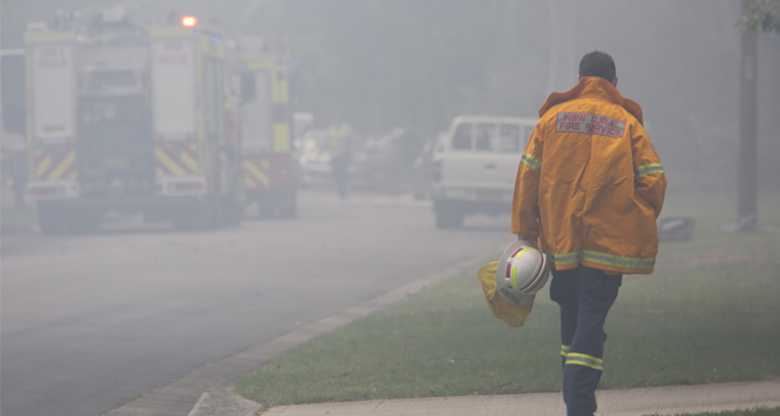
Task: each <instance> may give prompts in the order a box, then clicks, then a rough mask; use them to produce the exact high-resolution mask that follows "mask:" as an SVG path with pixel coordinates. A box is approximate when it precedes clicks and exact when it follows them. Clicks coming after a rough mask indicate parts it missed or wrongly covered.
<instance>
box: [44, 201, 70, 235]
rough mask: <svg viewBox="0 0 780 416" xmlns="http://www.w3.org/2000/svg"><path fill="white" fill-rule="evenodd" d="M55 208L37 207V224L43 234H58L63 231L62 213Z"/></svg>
mask: <svg viewBox="0 0 780 416" xmlns="http://www.w3.org/2000/svg"><path fill="white" fill-rule="evenodd" d="M58 214H59V213H58V212H57V211H56V210H53V209H50V208H47V207H39V208H38V226H40V228H41V232H42V233H43V234H44V235H59V234H63V233H64V232H65V221H64V220H63V216H62V215H58Z"/></svg>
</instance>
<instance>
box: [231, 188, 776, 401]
mask: <svg viewBox="0 0 780 416" xmlns="http://www.w3.org/2000/svg"><path fill="white" fill-rule="evenodd" d="M779 202H780V196H779V195H775V196H772V197H771V198H764V205H762V207H763V213H764V214H763V216H762V221H761V224H762V226H768V227H769V228H771V227H774V229H780V227H778V226H779V225H780V210H778V209H774V210H772V209H771V208H772V207H779V206H780V203H779ZM693 204H694V206H696V205H698V206H700V207H702V209H701V210H699V211H691V212H693V213H694V214H695V215H696V219H697V228H696V232H695V238H694V241H692V242H681V243H669V244H662V246H661V250H662V253H661V255H660V256H659V263H660V264H659V268H658V269H657V270H656V272H655V273H654V274H653V275H649V276H625V277H624V279H623V287H622V288H621V291H620V295H619V297H618V300H617V302H616V304H615V306H614V307H613V309H612V311H611V312H610V315H609V317H608V319H607V325H606V332H607V333H608V335H609V339H608V341H607V344H606V346H605V371H604V375H603V377H602V381H601V384H600V386H599V388H600V389H610V388H629V387H644V386H660V385H672V384H702V383H715V382H726V381H746V380H766V379H775V378H779V377H780V360H778V359H776V358H775V357H776V355H777V345H780V302H778V301H777V298H778V294H780V265H779V264H778V262H777V260H772V261H753V262H741V263H735V264H705V265H698V266H684V267H663V266H662V264H663V263H664V262H666V263H670V262H672V263H674V262H678V263H679V262H680V261H684V260H689V259H702V260H705V261H706V262H713V261H714V262H718V261H720V260H722V259H723V258H725V257H727V256H734V255H756V254H758V255H761V256H764V257H766V256H767V255H774V256H770V257H774V258H775V259H776V258H778V256H780V233H777V232H772V231H766V230H764V231H761V232H757V233H724V232H722V231H720V230H719V227H720V225H722V224H727V223H729V222H730V220H731V221H733V218H734V217H735V215H734V216H731V215H730V214H728V212H727V210H724V209H723V204H722V203H719V202H718V201H717V198H716V199H715V200H702V199H699V200H698V201H696V202H695V203H693ZM767 204H768V206H767ZM670 208H671V209H669V211H671V213H670V215H688V214H687V212H688V211H686V210H688V209H689V208H688V207H687V206H686V205H685V204H680V205H679V206H677V207H676V206H674V205H671V207H670ZM718 208H720V209H718ZM735 210H736V208H734V211H735ZM559 351H560V341H559V338H558V308H557V305H555V304H554V303H553V302H552V301H550V299H549V297H548V295H547V293H546V291H543V292H542V293H540V295H539V296H537V301H536V303H535V305H534V309H533V312H532V313H531V315H530V316H529V318H528V320H527V321H526V324H525V325H524V326H523V327H521V328H510V327H508V326H507V325H506V324H504V323H503V322H502V321H500V320H498V319H496V318H494V317H493V316H492V314H491V313H490V311H489V309H488V307H487V305H486V304H485V301H484V298H483V297H482V292H481V289H480V285H479V283H478V281H477V278H476V276H471V275H468V276H460V277H454V278H452V279H449V280H447V281H445V282H443V283H440V284H439V285H437V286H435V287H434V288H432V289H430V290H428V291H427V292H424V293H422V294H420V295H418V296H416V297H414V298H411V299H409V300H406V301H404V302H402V303H400V304H398V305H395V306H394V307H391V308H389V309H387V310H385V311H382V312H379V313H376V314H374V315H372V316H369V317H367V318H364V319H361V320H359V321H357V322H355V323H353V324H351V325H349V326H347V327H344V328H341V329H339V330H336V331H334V332H333V333H331V334H328V335H326V336H324V337H321V338H319V339H316V340H314V341H313V342H311V343H310V344H308V345H305V346H303V347H301V348H299V349H297V350H295V351H293V352H291V353H288V354H286V355H284V356H282V357H280V358H278V359H274V360H272V361H271V362H269V363H268V364H267V365H266V366H265V367H264V368H262V369H261V370H260V371H258V372H256V373H254V374H252V375H250V376H248V377H246V378H244V379H242V380H240V381H239V382H238V383H237V385H236V389H237V391H238V392H239V393H241V394H243V395H244V396H246V397H248V398H251V399H254V400H256V401H259V402H261V403H263V404H264V405H266V406H274V405H283V404H297V403H312V402H329V401H350V400H367V399H379V398H414V397H426V396H453V395H468V394H503V393H525V392H542V391H557V390H559V389H560V388H559V386H560V382H561V380H560V355H559ZM773 411H774V410H773ZM762 412H764V411H763V410H756V412H754V413H736V414H737V415H742V414H746V415H747V414H750V415H765V414H775V413H762ZM725 414H728V413H724V415H725Z"/></svg>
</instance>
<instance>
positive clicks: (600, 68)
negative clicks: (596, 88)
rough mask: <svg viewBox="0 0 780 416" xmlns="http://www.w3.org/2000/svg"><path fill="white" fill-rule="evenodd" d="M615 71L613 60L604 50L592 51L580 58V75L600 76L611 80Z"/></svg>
mask: <svg viewBox="0 0 780 416" xmlns="http://www.w3.org/2000/svg"><path fill="white" fill-rule="evenodd" d="M615 72H616V71H615V61H613V60H612V57H611V56H609V55H608V54H606V53H604V52H599V51H593V52H591V53H588V54H585V56H583V57H582V60H580V76H583V77H601V78H604V79H606V80H607V81H609V82H612V81H613V80H614V79H615Z"/></svg>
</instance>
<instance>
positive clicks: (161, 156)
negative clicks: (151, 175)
mask: <svg viewBox="0 0 780 416" xmlns="http://www.w3.org/2000/svg"><path fill="white" fill-rule="evenodd" d="M155 155H156V156H157V161H158V163H162V164H163V165H165V167H167V168H168V170H170V171H171V173H172V176H182V175H186V174H187V172H185V171H184V170H183V169H182V168H180V167H179V165H178V164H176V162H175V161H174V160H172V159H171V158H170V157H169V156H168V155H167V154H166V153H165V152H164V151H163V150H162V149H160V148H157V149H155ZM161 174H162V175H165V172H162V173H161Z"/></svg>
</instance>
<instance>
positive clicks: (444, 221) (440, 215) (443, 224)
mask: <svg viewBox="0 0 780 416" xmlns="http://www.w3.org/2000/svg"><path fill="white" fill-rule="evenodd" d="M433 213H434V215H435V216H436V227H437V228H444V229H447V228H460V227H462V226H463V217H464V216H465V215H464V213H463V212H462V211H461V210H459V209H457V208H455V207H448V206H441V205H439V206H435V207H434V212H433Z"/></svg>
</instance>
